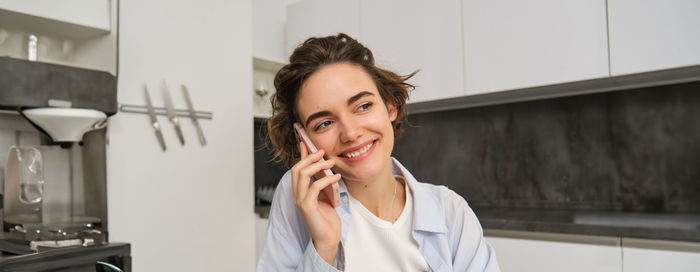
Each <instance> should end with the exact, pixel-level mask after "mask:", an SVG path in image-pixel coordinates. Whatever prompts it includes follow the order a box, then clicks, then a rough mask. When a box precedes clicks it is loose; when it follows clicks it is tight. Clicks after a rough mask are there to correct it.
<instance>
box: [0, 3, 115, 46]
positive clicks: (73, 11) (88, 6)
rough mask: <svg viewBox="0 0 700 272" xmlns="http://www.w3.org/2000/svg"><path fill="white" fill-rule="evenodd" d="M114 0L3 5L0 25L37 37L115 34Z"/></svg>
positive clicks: (0, 7)
mask: <svg viewBox="0 0 700 272" xmlns="http://www.w3.org/2000/svg"><path fill="white" fill-rule="evenodd" d="M110 5H111V4H110V0H62V1H25V0H3V1H0V25H2V26H3V28H22V29H23V30H25V31H29V32H35V33H36V34H51V35H57V36H60V37H70V38H78V39H83V38H89V37H94V36H97V35H104V34H108V33H109V32H110V30H111V20H110V15H111V14H110V13H111V7H110Z"/></svg>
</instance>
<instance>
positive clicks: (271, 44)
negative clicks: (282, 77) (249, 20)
mask: <svg viewBox="0 0 700 272" xmlns="http://www.w3.org/2000/svg"><path fill="white" fill-rule="evenodd" d="M252 3H253V57H254V58H257V59H262V60H268V61H273V62H277V63H284V62H285V60H286V59H287V57H286V56H285V55H284V23H285V21H286V20H287V19H286V18H287V10H286V1H285V0H255V1H252Z"/></svg>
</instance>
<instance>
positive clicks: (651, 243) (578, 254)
mask: <svg viewBox="0 0 700 272" xmlns="http://www.w3.org/2000/svg"><path fill="white" fill-rule="evenodd" d="M492 232H493V231H492ZM501 232H504V233H507V235H496V236H486V240H487V241H489V243H491V245H492V246H493V247H494V249H495V251H496V256H497V258H498V263H499V265H500V267H501V270H502V271H522V272H527V271H538V272H540V271H541V272H548V271H574V272H575V271H581V272H584V271H586V272H587V271H598V272H651V271H654V272H656V271H674V272H686V271H687V272H690V271H693V272H695V271H699V270H698V269H700V243H695V242H679V241H664V240H650V239H635V238H618V237H601V236H586V235H569V234H547V233H534V232H510V231H501ZM499 233H500V232H499ZM514 237H517V238H514ZM567 240H568V241H567Z"/></svg>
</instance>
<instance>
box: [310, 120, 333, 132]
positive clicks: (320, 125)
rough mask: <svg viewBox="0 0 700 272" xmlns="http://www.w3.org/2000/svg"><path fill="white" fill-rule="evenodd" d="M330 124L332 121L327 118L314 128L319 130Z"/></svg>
mask: <svg viewBox="0 0 700 272" xmlns="http://www.w3.org/2000/svg"><path fill="white" fill-rule="evenodd" d="M330 124H331V121H327V120H326V121H323V122H321V123H318V125H316V128H315V129H314V130H316V131H318V130H319V129H322V128H325V127H327V126H329V125H330Z"/></svg>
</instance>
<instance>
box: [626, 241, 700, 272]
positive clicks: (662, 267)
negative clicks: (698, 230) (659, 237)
mask: <svg viewBox="0 0 700 272" xmlns="http://www.w3.org/2000/svg"><path fill="white" fill-rule="evenodd" d="M626 240H637V241H643V243H644V244H645V245H643V247H649V248H643V247H631V246H624V245H625V244H626V243H625V241H626ZM622 241H623V242H622V243H623V247H622V260H623V263H622V265H623V267H624V271H623V272H651V271H674V272H695V271H698V270H699V269H700V243H687V242H670V241H653V240H642V239H627V238H623V239H622ZM653 247H657V248H667V249H652V248H653ZM671 249H673V250H671Z"/></svg>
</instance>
